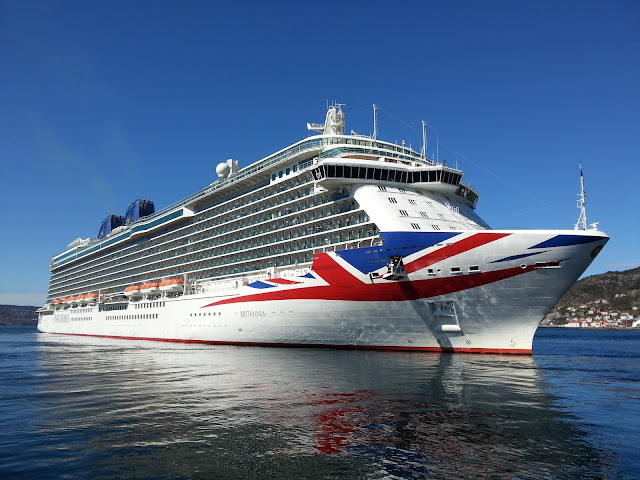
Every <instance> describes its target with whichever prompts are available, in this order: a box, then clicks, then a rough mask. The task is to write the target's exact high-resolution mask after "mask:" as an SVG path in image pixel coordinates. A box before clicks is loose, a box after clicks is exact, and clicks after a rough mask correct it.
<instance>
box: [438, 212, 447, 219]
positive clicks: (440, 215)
mask: <svg viewBox="0 0 640 480" xmlns="http://www.w3.org/2000/svg"><path fill="white" fill-rule="evenodd" d="M438 216H439V217H440V218H441V219H443V220H446V218H445V216H444V215H443V214H441V213H439V214H438Z"/></svg>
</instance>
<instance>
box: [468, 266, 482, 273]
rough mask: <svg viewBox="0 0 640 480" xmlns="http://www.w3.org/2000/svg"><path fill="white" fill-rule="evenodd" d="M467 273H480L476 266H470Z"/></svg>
mask: <svg viewBox="0 0 640 480" xmlns="http://www.w3.org/2000/svg"><path fill="white" fill-rule="evenodd" d="M469 272H471V273H477V272H480V267H479V266H478V265H471V266H470V267H469Z"/></svg>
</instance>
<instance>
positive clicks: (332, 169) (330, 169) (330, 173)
mask: <svg viewBox="0 0 640 480" xmlns="http://www.w3.org/2000/svg"><path fill="white" fill-rule="evenodd" d="M327 177H330V178H335V177H336V166H335V165H328V166H327Z"/></svg>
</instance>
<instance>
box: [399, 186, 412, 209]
mask: <svg viewBox="0 0 640 480" xmlns="http://www.w3.org/2000/svg"><path fill="white" fill-rule="evenodd" d="M398 191H399V192H400V193H407V191H406V190H405V189H404V188H399V189H398ZM414 205H415V203H414Z"/></svg>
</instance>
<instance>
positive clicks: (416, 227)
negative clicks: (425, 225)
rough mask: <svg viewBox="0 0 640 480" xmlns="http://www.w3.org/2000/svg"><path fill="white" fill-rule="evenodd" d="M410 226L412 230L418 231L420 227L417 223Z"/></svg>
mask: <svg viewBox="0 0 640 480" xmlns="http://www.w3.org/2000/svg"><path fill="white" fill-rule="evenodd" d="M411 226H412V227H413V229H414V230H420V225H418V224H417V223H412V224H411Z"/></svg>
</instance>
